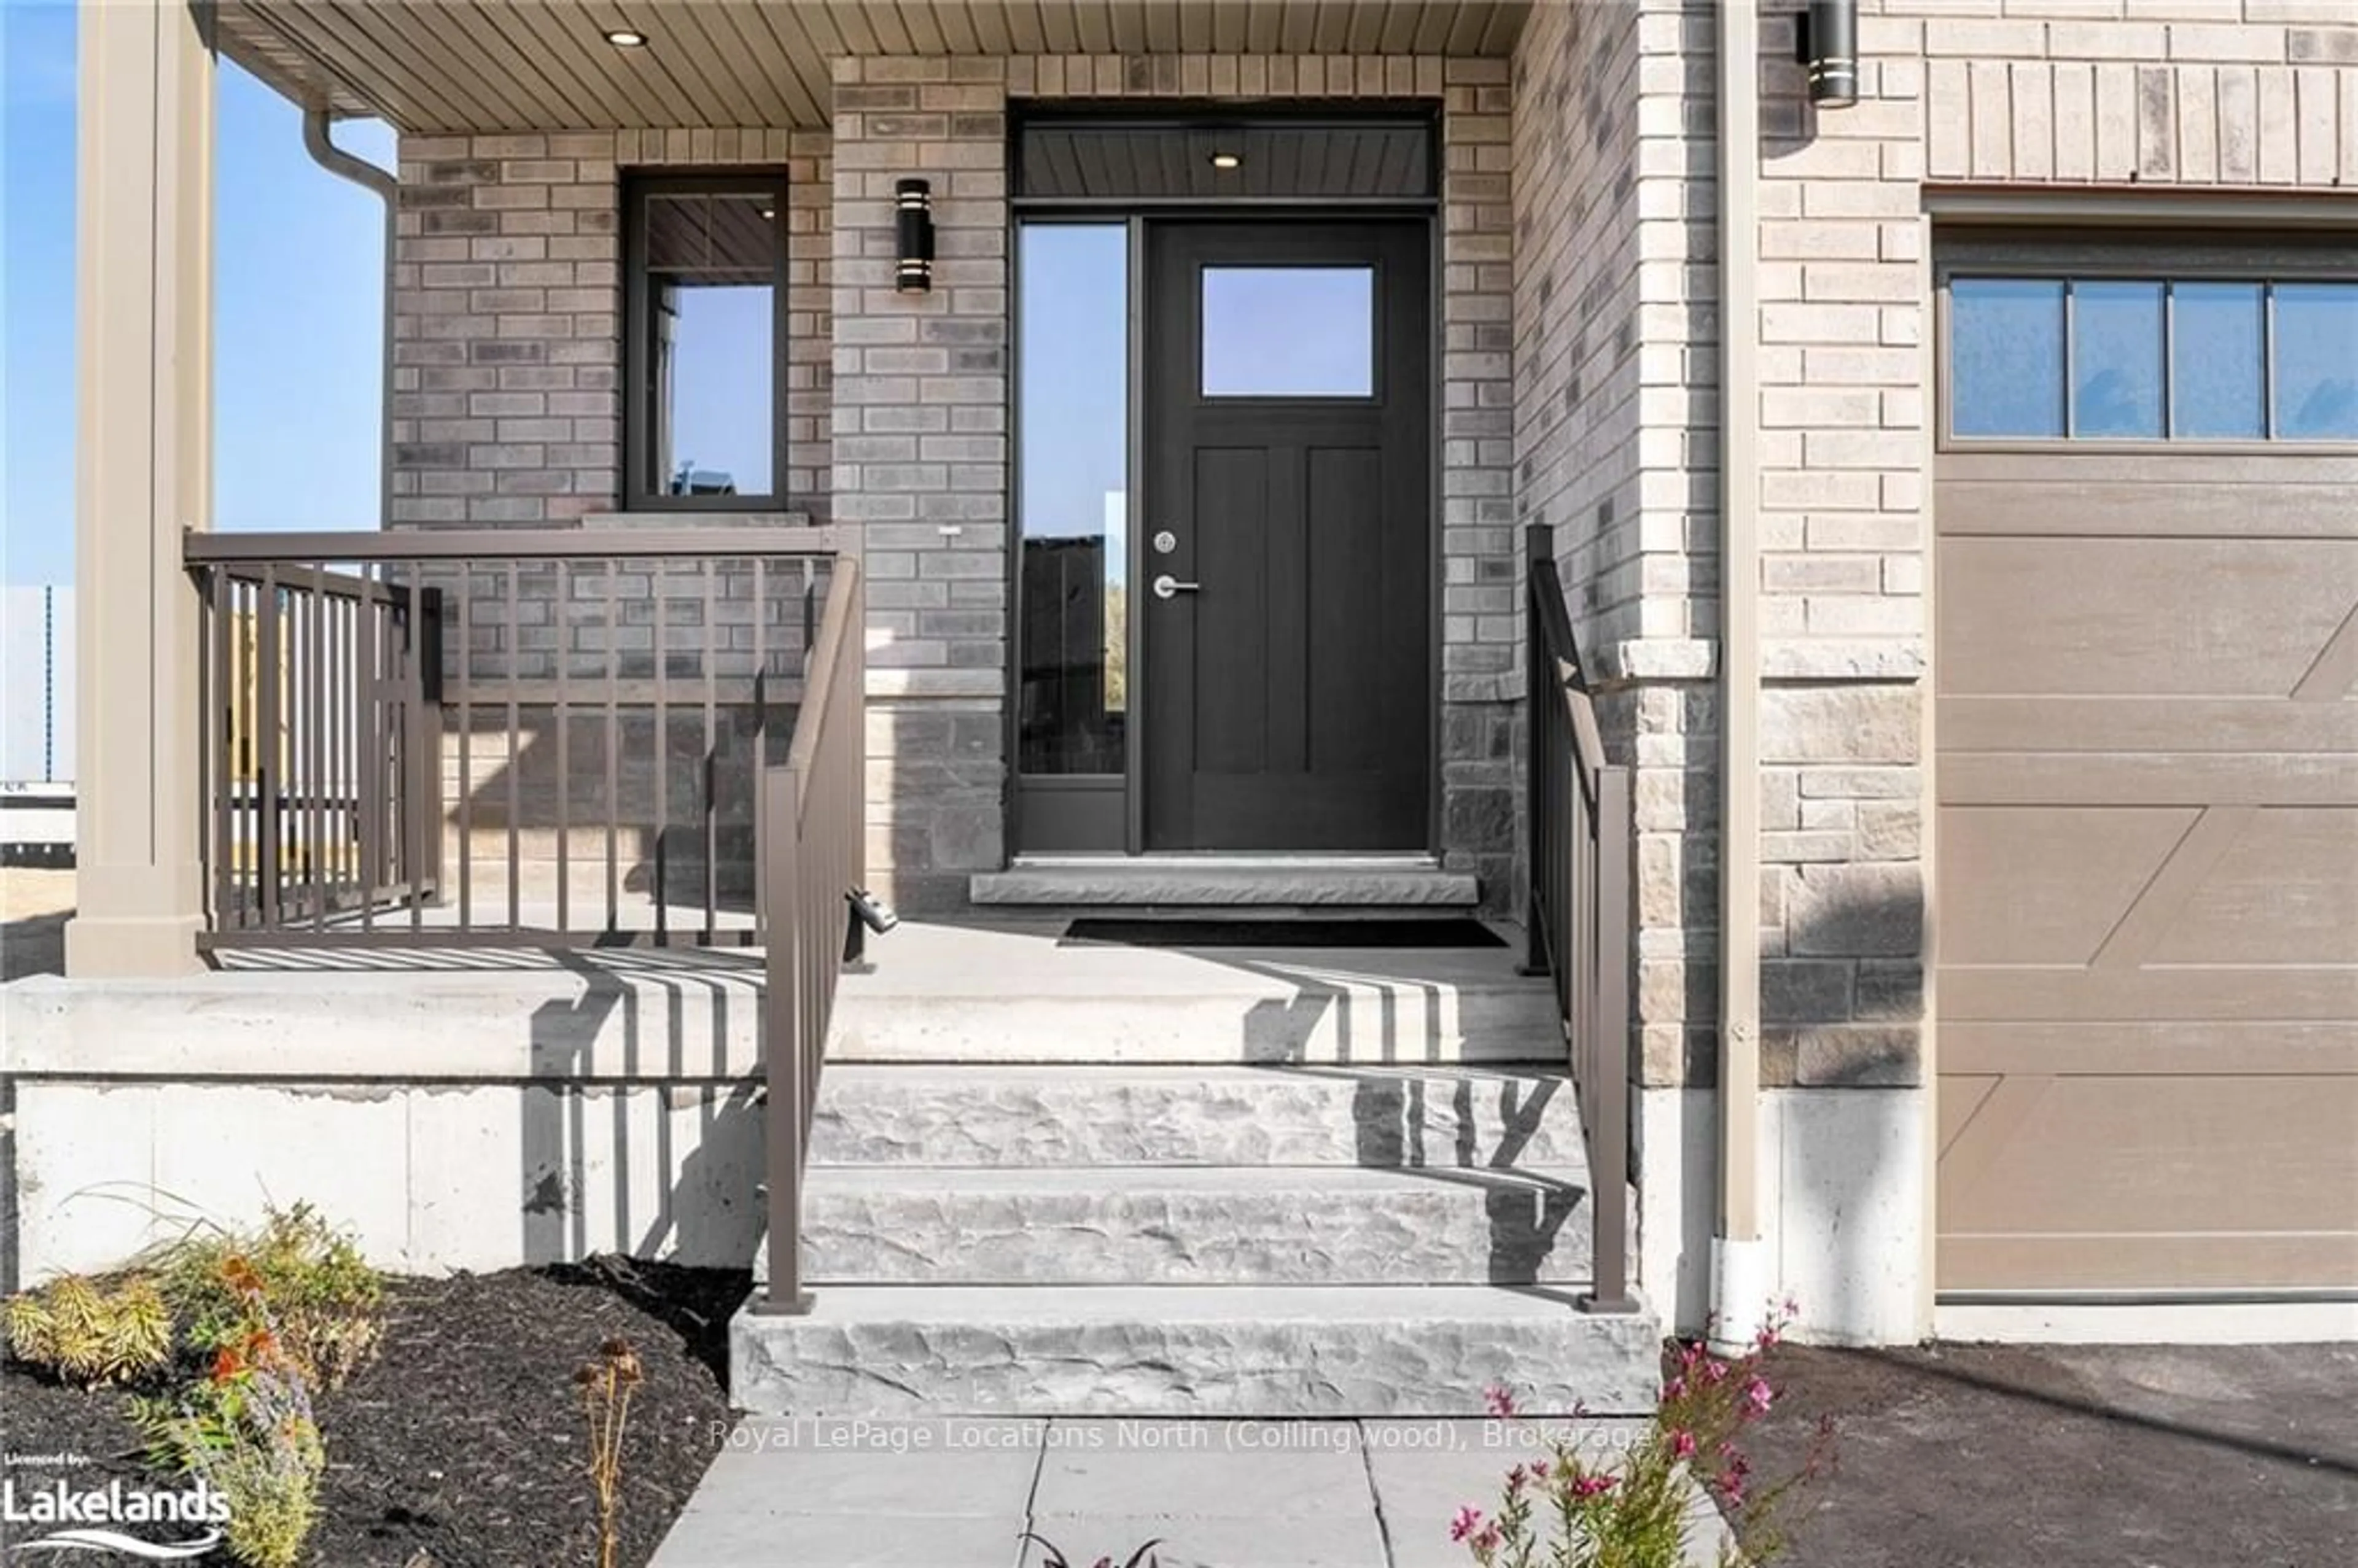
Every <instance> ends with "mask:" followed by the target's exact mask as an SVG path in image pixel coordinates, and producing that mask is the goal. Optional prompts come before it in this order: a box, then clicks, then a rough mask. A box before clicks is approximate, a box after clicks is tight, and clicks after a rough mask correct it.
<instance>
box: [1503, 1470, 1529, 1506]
mask: <svg viewBox="0 0 2358 1568" xmlns="http://www.w3.org/2000/svg"><path fill="white" fill-rule="evenodd" d="M1530 1481H1531V1472H1530V1471H1528V1470H1525V1469H1524V1468H1523V1467H1522V1466H1521V1465H1516V1466H1515V1467H1514V1468H1513V1469H1511V1470H1509V1471H1508V1472H1507V1496H1509V1497H1510V1498H1515V1497H1520V1496H1521V1495H1522V1491H1523V1487H1525V1486H1526V1485H1528V1484H1529V1483H1530Z"/></svg>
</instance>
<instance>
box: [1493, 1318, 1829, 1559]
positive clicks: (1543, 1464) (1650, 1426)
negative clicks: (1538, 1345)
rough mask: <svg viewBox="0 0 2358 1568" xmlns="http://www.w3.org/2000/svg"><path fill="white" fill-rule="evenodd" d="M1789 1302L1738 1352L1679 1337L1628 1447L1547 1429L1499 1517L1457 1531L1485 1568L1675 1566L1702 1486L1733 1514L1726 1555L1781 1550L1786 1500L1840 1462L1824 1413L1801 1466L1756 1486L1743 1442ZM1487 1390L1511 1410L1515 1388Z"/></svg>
mask: <svg viewBox="0 0 2358 1568" xmlns="http://www.w3.org/2000/svg"><path fill="white" fill-rule="evenodd" d="M1792 1311H1793V1309H1792V1307H1791V1305H1790V1303H1788V1304H1787V1305H1786V1307H1785V1308H1784V1309H1783V1311H1782V1312H1781V1313H1779V1314H1776V1315H1774V1316H1772V1317H1771V1319H1770V1321H1769V1323H1768V1326H1767V1327H1765V1328H1763V1329H1762V1330H1761V1332H1760V1334H1759V1336H1758V1338H1757V1339H1756V1340H1755V1341H1754V1342H1753V1344H1752V1346H1751V1347H1750V1348H1749V1349H1747V1351H1746V1352H1745V1353H1744V1354H1742V1355H1741V1356H1736V1357H1722V1356H1717V1355H1714V1354H1713V1353H1712V1352H1711V1351H1710V1350H1708V1349H1707V1348H1706V1347H1705V1346H1703V1345H1701V1344H1697V1343H1688V1344H1682V1345H1681V1346H1678V1348H1677V1350H1676V1352H1675V1353H1674V1356H1673V1364H1672V1369H1671V1376H1670V1378H1669V1379H1668V1380H1667V1381H1666V1382H1665V1383H1664V1385H1663V1389H1662V1400H1661V1405H1660V1409H1659V1410H1657V1411H1655V1413H1654V1416H1653V1418H1652V1420H1651V1421H1650V1422H1648V1423H1647V1424H1646V1426H1645V1427H1644V1428H1643V1430H1641V1431H1640V1432H1639V1434H1638V1435H1637V1437H1636V1439H1635V1441H1633V1442H1632V1443H1631V1444H1629V1445H1628V1448H1627V1449H1626V1450H1625V1451H1621V1452H1618V1453H1595V1452H1591V1451H1588V1450H1586V1449H1585V1448H1584V1447H1583V1446H1582V1444H1580V1442H1579V1441H1578V1440H1576V1439H1574V1438H1571V1437H1567V1436H1564V1435H1562V1434H1554V1435H1551V1436H1549V1437H1548V1438H1547V1439H1546V1441H1545V1442H1544V1444H1541V1446H1543V1448H1544V1449H1545V1457H1543V1458H1540V1459H1536V1460H1533V1461H1531V1462H1530V1463H1528V1464H1522V1465H1516V1466H1515V1467H1514V1468H1513V1469H1511V1470H1509V1472H1508V1473H1507V1479H1506V1487H1505V1490H1504V1493H1503V1496H1502V1497H1501V1499H1500V1501H1499V1505H1498V1513H1497V1514H1496V1516H1495V1517H1486V1516H1485V1515H1484V1513H1483V1512H1482V1510H1481V1509H1476V1508H1474V1507H1472V1506H1470V1505H1469V1506H1467V1507H1465V1508H1461V1509H1458V1510H1457V1517H1456V1519H1455V1520H1453V1521H1452V1522H1451V1525H1450V1539H1451V1540H1453V1541H1459V1542H1462V1543H1463V1544H1464V1545H1465V1546H1466V1549H1467V1551H1468V1552H1471V1553H1472V1554H1473V1558H1474V1561H1475V1562H1476V1563H1479V1564H1481V1568H1541V1565H1544V1568H1679V1565H1680V1564H1682V1563H1685V1562H1686V1561H1688V1547H1689V1544H1690V1542H1689V1540H1688V1536H1689V1532H1690V1530H1691V1515H1690V1510H1689V1507H1688V1498H1689V1496H1690V1488H1691V1487H1692V1486H1693V1485H1695V1484H1700V1485H1701V1486H1702V1487H1704V1489H1705V1490H1706V1491H1708V1492H1709V1493H1710V1494H1711V1496H1712V1497H1713V1498H1714V1499H1715V1500H1716V1501H1717V1502H1718V1504H1719V1506H1720V1509H1721V1511H1722V1513H1723V1514H1724V1515H1725V1519H1726V1520H1727V1525H1728V1531H1729V1537H1730V1540H1729V1541H1728V1542H1727V1544H1726V1545H1725V1547H1724V1548H1723V1551H1722V1553H1721V1562H1722V1563H1723V1564H1727V1563H1746V1564H1757V1563H1767V1562H1768V1561H1770V1560H1771V1559H1772V1558H1775V1557H1777V1556H1778V1555H1779V1554H1780V1553H1781V1552H1783V1551H1784V1550H1785V1548H1786V1546H1787V1544H1788V1530H1787V1524H1786V1511H1787V1508H1788V1505H1789V1504H1790V1503H1791V1502H1792V1501H1793V1500H1794V1499H1796V1498H1798V1497H1799V1496H1800V1495H1801V1491H1802V1490H1803V1489H1804V1488H1806V1487H1809V1486H1811V1485H1812V1484H1813V1483H1814V1482H1816V1481H1817V1480H1818V1479H1819V1478H1821V1477H1822V1476H1825V1475H1827V1474H1829V1473H1830V1472H1831V1470H1832V1468H1833V1425H1832V1423H1831V1422H1820V1424H1819V1426H1818V1429H1817V1433H1816V1437H1815V1440H1814V1441H1813V1443H1812V1445H1811V1448H1810V1451H1809V1454H1808V1456H1807V1458H1806V1459H1805V1461H1804V1462H1803V1464H1802V1465H1801V1468H1800V1469H1798V1470H1796V1471H1794V1472H1793V1473H1792V1474H1791V1475H1790V1476H1785V1477H1783V1478H1782V1479H1780V1480H1779V1481H1776V1482H1774V1483H1772V1484H1768V1485H1759V1484H1756V1482H1755V1480H1754V1477H1753V1473H1752V1462H1751V1459H1750V1458H1749V1457H1748V1456H1747V1454H1746V1453H1745V1451H1744V1448H1743V1446H1742V1444H1741V1443H1740V1442H1739V1441H1738V1439H1739V1438H1740V1436H1741V1435H1742V1433H1743V1431H1744V1429H1745V1428H1746V1427H1747V1426H1749V1425H1750V1424H1751V1423H1752V1422H1755V1421H1757V1420H1758V1419H1759V1418H1760V1417H1761V1416H1763V1415H1765V1414H1767V1413H1768V1410H1769V1408H1770V1406H1771V1405H1773V1404H1774V1403H1775V1402H1776V1399H1777V1390H1776V1387H1775V1385H1774V1384H1773V1383H1771V1382H1770V1381H1769V1379H1768V1359H1769V1357H1770V1356H1771V1354H1772V1353H1773V1352H1774V1351H1775V1349H1776V1347H1777V1346H1778V1343H1779V1339H1780V1337H1781V1336H1782V1334H1783V1331H1784V1327H1785V1325H1786V1324H1787V1323H1788V1322H1790V1318H1791V1315H1792ZM1487 1397H1488V1400H1489V1403H1490V1410H1491V1413H1492V1414H1493V1415H1494V1416H1497V1417H1498V1418H1499V1419H1501V1420H1511V1419H1514V1418H1515V1415H1516V1411H1515V1408H1514V1400H1513V1396H1512V1395H1511V1394H1510V1393H1509V1391H1508V1390H1505V1389H1503V1388H1498V1389H1492V1390H1489V1391H1488V1395H1487Z"/></svg>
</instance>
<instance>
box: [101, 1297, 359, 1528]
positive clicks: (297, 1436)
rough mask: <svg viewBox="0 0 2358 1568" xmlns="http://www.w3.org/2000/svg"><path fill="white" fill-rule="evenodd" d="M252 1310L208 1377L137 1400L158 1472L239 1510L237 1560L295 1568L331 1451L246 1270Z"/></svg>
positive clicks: (232, 1520) (234, 1519) (217, 1353)
mask: <svg viewBox="0 0 2358 1568" xmlns="http://www.w3.org/2000/svg"><path fill="white" fill-rule="evenodd" d="M231 1273H232V1275H233V1277H234V1278H236V1279H237V1280H238V1281H240V1283H239V1285H238V1287H237V1288H238V1289H239V1292H240V1293H239V1297H238V1299H239V1301H240V1303H241V1305H242V1308H243V1314H244V1315H243V1318H242V1320H241V1323H240V1326H239V1328H238V1330H237V1331H236V1333H235V1334H234V1335H233V1336H225V1337H224V1339H223V1342H222V1344H221V1345H219V1346H217V1347H216V1348H215V1349H214V1351H213V1355H212V1359H211V1365H210V1367H209V1368H208V1369H207V1370H206V1372H205V1375H204V1376H203V1377H201V1378H200V1379H196V1380H195V1381H193V1382H191V1383H189V1384H188V1385H187V1386H186V1387H184V1388H182V1389H181V1390H178V1391H177V1392H176V1393H175V1394H173V1395H170V1396H165V1397H158V1398H154V1399H142V1400H133V1401H132V1412H131V1413H132V1421H133V1422H134V1424H135V1425H136V1426H137V1427H138V1429H139V1432H140V1434H141V1436H142V1437H144V1438H145V1439H146V1443H147V1454H148V1460H149V1462H150V1463H151V1464H153V1465H156V1466H157V1468H158V1469H162V1470H165V1471H168V1472H170V1473H172V1474H175V1475H181V1476H196V1477H200V1478H202V1479H203V1480H204V1481H205V1482H206V1483H207V1484H209V1485H210V1486H211V1487H212V1488H213V1489H214V1490H215V1491H218V1492H219V1493H220V1494H221V1495H222V1498H223V1500H224V1501H226V1502H227V1503H228V1505H229V1514H230V1517H229V1521H228V1523H227V1524H226V1525H224V1526H223V1527H222V1529H223V1531H224V1535H225V1544H226V1545H227V1546H228V1549H229V1552H230V1555H231V1556H232V1557H234V1558H235V1559H236V1560H237V1561H239V1562H240V1563H245V1564H247V1565H248V1568H293V1565H294V1564H295V1563H296V1562H297V1560H298V1559H299V1558H300V1557H301V1555H302V1551H303V1542H304V1541H306V1540H307V1539H308V1537H309V1535H310V1533H311V1527H312V1525H313V1524H314V1523H315V1522H316V1521H317V1519H318V1518H319V1477H320V1476H321V1474H322V1473H323V1472H324V1471H325V1470H326V1469H327V1452H326V1450H325V1448H324V1447H323V1446H322V1445H321V1444H320V1441H319V1423H318V1422H317V1421H316V1420H314V1419H313V1417H312V1414H311V1395H310V1389H309V1386H308V1384H307V1382H306V1381H305V1379H304V1376H303V1373H302V1370H301V1368H298V1367H297V1365H296V1364H295V1361H294V1359H293V1357H291V1356H289V1355H288V1354H287V1349H286V1346H285V1344H284V1342H283V1341H282V1340H281V1338H280V1336H279V1335H278V1333H277V1331H276V1328H275V1327H274V1326H273V1325H272V1323H271V1320H270V1316H269V1308H268V1304H267V1303H266V1302H265V1298H264V1295H263V1292H262V1290H261V1287H260V1284H259V1281H257V1280H255V1279H254V1277H253V1276H251V1275H250V1274H242V1273H240V1272H239V1271H236V1270H233V1271H231Z"/></svg>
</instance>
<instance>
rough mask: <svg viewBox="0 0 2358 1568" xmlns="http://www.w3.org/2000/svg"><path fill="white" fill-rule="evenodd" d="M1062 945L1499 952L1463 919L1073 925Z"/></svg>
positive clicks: (1497, 943)
mask: <svg viewBox="0 0 2358 1568" xmlns="http://www.w3.org/2000/svg"><path fill="white" fill-rule="evenodd" d="M1064 941H1065V944H1067V945H1069V944H1074V943H1081V942H1103V943H1111V944H1115V945H1118V946H1126V947H1503V946H1506V945H1507V944H1506V943H1505V941H1504V940H1502V939H1501V938H1500V937H1499V935H1498V933H1497V932H1495V931H1492V930H1491V929H1490V928H1489V927H1488V926H1487V925H1483V924H1482V923H1481V922H1480V921H1478V920H1469V919H1467V918H1466V917H1465V916H1463V915H1445V916H1428V917H1416V918H1410V919H1405V920H1351V919H1331V918H1329V919H1315V920H1152V919H1137V920H1109V919H1090V920H1076V921H1074V922H1073V923H1072V924H1070V925H1067V926H1065V936H1064Z"/></svg>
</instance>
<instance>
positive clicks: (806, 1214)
mask: <svg viewBox="0 0 2358 1568" xmlns="http://www.w3.org/2000/svg"><path fill="white" fill-rule="evenodd" d="M1587 1202H1588V1192H1587V1187H1586V1178H1585V1174H1584V1173H1582V1172H1580V1171H1579V1170H1577V1169H1574V1170H1571V1171H1563V1172H1547V1171H1526V1170H1495V1171H1494V1170H1456V1169H1446V1170H1444V1169H1433V1170H1421V1171H1419V1170H1362V1169H1358V1168H1356V1167H1350V1166H1329V1167H1309V1168H1289V1167H1259V1168H1254V1167H1210V1168H1194V1167H1187V1166H1169V1165H1165V1166H1130V1167H1125V1166H1072V1167H1067V1168H1063V1169H1053V1170H1034V1169H1015V1170H995V1171H993V1170H983V1171H975V1170H938V1169H930V1168H916V1167H899V1168H895V1167H890V1166H838V1167H836V1168H834V1169H831V1170H817V1171H813V1172H812V1173H810V1176H809V1179H808V1183H807V1184H806V1187H805V1188H804V1193H803V1271H804V1275H805V1277H806V1278H807V1279H809V1280H812V1281H818V1282H820V1283H826V1282H829V1281H833V1282H837V1283H846V1284H885V1283H896V1282H898V1283H911V1284H941V1285H950V1284H959V1285H965V1284H977V1285H991V1284H1039V1285H1055V1286H1062V1285H1068V1284H1091V1285H1096V1284H1223V1285H1225V1284H1314V1285H1353V1284H1379V1283H1385V1282H1393V1283H1398V1282H1403V1281H1419V1282H1422V1283H1425V1284H1460V1283H1464V1284H1480V1283H1490V1284H1528V1283H1532V1282H1537V1281H1550V1282H1557V1281H1562V1282H1574V1283H1576V1282H1581V1281H1585V1280H1587V1278H1588V1277H1589V1260H1590V1240H1591V1238H1590V1235H1589V1220H1588V1213H1589V1211H1588V1208H1587V1206H1586V1205H1587Z"/></svg>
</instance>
